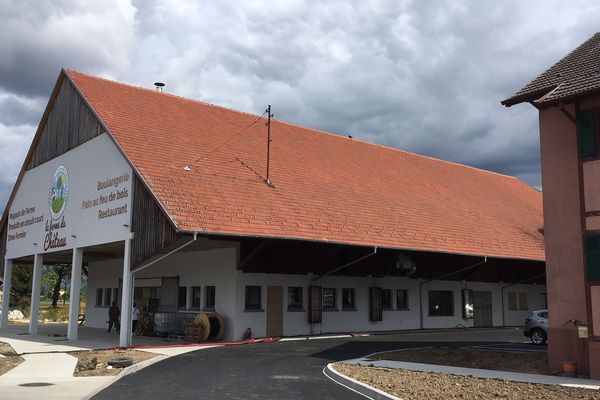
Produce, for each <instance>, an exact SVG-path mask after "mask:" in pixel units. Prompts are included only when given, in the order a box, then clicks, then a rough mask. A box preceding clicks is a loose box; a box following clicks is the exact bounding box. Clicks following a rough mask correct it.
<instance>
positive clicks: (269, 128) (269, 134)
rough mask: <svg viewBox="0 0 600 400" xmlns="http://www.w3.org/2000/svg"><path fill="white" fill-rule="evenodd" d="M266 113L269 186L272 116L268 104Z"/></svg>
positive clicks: (268, 182) (268, 180)
mask: <svg viewBox="0 0 600 400" xmlns="http://www.w3.org/2000/svg"><path fill="white" fill-rule="evenodd" d="M266 113H267V117H268V119H267V179H266V181H267V184H268V185H271V181H270V179H269V164H270V158H271V118H272V117H273V114H271V105H270V104H269V105H268V107H267V110H266Z"/></svg>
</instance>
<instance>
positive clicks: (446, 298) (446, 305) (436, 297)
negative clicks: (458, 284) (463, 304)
mask: <svg viewBox="0 0 600 400" xmlns="http://www.w3.org/2000/svg"><path fill="white" fill-rule="evenodd" d="M452 315H454V293H453V292H452V291H451V290H430V291H429V316H430V317H448V316H452Z"/></svg>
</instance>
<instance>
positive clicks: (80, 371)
mask: <svg viewBox="0 0 600 400" xmlns="http://www.w3.org/2000/svg"><path fill="white" fill-rule="evenodd" d="M69 355H72V356H73V357H77V358H78V359H79V361H78V362H77V366H76V367H75V372H74V374H73V375H74V376H110V375H118V374H119V373H120V372H121V371H123V368H110V369H109V368H107V367H108V362H109V361H110V360H112V359H114V358H121V357H128V358H131V359H133V363H134V364H137V363H139V362H140V361H144V360H147V359H149V358H152V357H156V356H157V355H158V354H153V353H148V352H145V351H137V350H96V351H74V352H71V353H69Z"/></svg>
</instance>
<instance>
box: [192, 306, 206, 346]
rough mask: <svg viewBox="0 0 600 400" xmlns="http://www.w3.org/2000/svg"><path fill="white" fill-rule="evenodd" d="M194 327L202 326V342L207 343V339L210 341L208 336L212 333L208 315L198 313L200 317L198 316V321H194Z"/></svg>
mask: <svg viewBox="0 0 600 400" xmlns="http://www.w3.org/2000/svg"><path fill="white" fill-rule="evenodd" d="M194 325H199V326H200V328H201V329H200V331H201V336H200V341H201V342H206V339H208V335H209V333H210V320H209V319H208V315H206V314H205V313H198V315H196V319H195V320H194Z"/></svg>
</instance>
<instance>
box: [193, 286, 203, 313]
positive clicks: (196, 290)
mask: <svg viewBox="0 0 600 400" xmlns="http://www.w3.org/2000/svg"><path fill="white" fill-rule="evenodd" d="M200 289H201V288H200V286H192V308H193V309H195V310H199V309H200V300H201V297H200V293H201V290H200Z"/></svg>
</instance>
